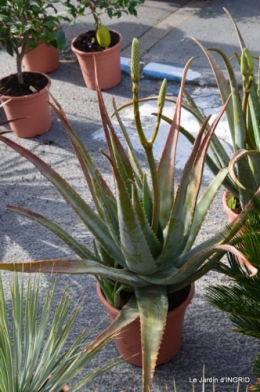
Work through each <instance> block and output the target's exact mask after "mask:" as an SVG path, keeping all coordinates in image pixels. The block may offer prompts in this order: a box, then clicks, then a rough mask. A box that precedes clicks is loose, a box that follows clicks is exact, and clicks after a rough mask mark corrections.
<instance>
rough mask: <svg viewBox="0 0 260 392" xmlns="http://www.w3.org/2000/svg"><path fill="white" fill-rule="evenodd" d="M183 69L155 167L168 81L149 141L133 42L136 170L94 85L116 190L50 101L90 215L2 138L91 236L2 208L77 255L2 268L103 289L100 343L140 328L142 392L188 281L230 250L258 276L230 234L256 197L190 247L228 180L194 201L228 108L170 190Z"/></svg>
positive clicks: (186, 296)
mask: <svg viewBox="0 0 260 392" xmlns="http://www.w3.org/2000/svg"><path fill="white" fill-rule="evenodd" d="M190 63H191V61H189V62H188V63H187V65H186V67H185V70H184V74H183V80H182V83H181V87H180V93H179V97H178V100H177V104H176V108H175V112H174V117H173V121H172V124H171V126H170V128H169V133H168V136H167V140H166V141H165V146H164V149H163V151H162V155H161V158H160V160H159V163H158V164H157V163H156V161H155V158H154V154H153V146H154V142H155V140H156V138H157V137H158V132H159V125H160V121H161V117H162V112H163V107H164V102H165V98H166V88H167V86H166V80H164V81H163V83H162V86H161V89H160V93H159V96H158V110H157V115H156V123H155V127H154V130H153V132H152V136H151V138H150V139H148V138H147V137H146V135H145V132H144V130H143V126H142V122H141V118H140V112H139V93H138V89H139V87H138V81H139V78H140V56H139V43H138V40H136V39H134V40H133V45H132V60H131V75H132V76H131V77H132V91H133V115H134V121H135V124H136V132H137V134H138V137H139V141H140V144H141V146H142V148H143V150H144V153H145V156H146V158H147V164H148V169H147V171H145V170H144V169H143V167H142V165H141V163H140V162H139V160H138V158H137V156H136V154H135V152H134V149H133V146H132V144H131V141H130V138H129V135H128V133H127V131H126V129H125V127H124V124H123V123H122V121H121V119H120V116H119V113H118V111H117V109H116V105H115V103H114V109H115V114H116V117H117V119H118V122H119V124H120V128H121V131H122V136H123V137H124V139H125V142H126V145H127V150H125V149H124V148H123V146H122V144H121V142H120V139H119V137H118V136H117V134H116V132H115V130H114V128H113V125H112V123H111V120H110V118H109V116H108V114H107V112H106V109H105V105H104V102H103V98H102V94H101V92H100V90H99V89H98V91H97V94H98V100H99V108H100V113H101V118H102V123H103V128H104V133H105V137H106V142H107V147H108V152H105V151H103V150H101V153H102V154H103V156H104V159H106V160H107V161H108V163H109V164H110V167H111V172H112V175H113V178H114V184H115V190H114V188H110V187H109V185H108V183H107V181H106V179H105V177H104V176H103V175H102V174H101V172H100V171H99V170H98V168H97V166H96V165H95V163H94V161H93V160H92V158H91V156H90V154H89V152H88V150H87V148H86V147H85V146H84V144H83V142H82V141H81V139H80V138H79V137H78V136H77V134H76V133H75V131H74V130H73V128H72V127H71V125H70V124H69V122H68V120H67V118H66V115H65V113H64V112H63V110H62V108H61V106H60V105H59V104H58V103H57V102H56V101H55V100H54V103H50V105H51V107H52V108H53V110H54V111H55V112H56V114H57V115H58V117H59V119H60V120H61V122H62V123H63V124H64V126H65V129H66V131H67V134H68V137H69V140H70V142H71V144H72V146H73V148H74V151H75V154H76V156H77V159H78V161H79V163H80V165H81V168H82V171H83V174H84V177H85V179H86V184H87V187H88V190H89V192H90V194H91V196H92V199H93V202H94V204H95V211H93V207H92V206H90V205H89V204H87V203H86V202H85V201H84V200H83V199H82V197H81V196H80V195H79V194H78V193H77V192H76V191H75V190H74V189H73V188H72V187H71V186H70V185H69V184H68V183H67V181H66V180H65V179H64V178H62V177H61V176H60V175H59V174H58V173H57V172H56V171H55V170H54V169H53V168H51V167H50V166H49V165H48V164H47V163H45V162H44V161H42V160H41V159H40V158H38V157H37V156H36V155H35V154H33V153H31V152H30V151H28V150H26V149H25V148H23V147H22V146H20V145H19V144H17V143H15V142H14V141H12V140H10V139H8V138H7V137H5V136H2V135H0V140H1V141H2V142H4V143H5V144H6V145H7V146H9V147H11V148H13V149H14V150H15V151H17V152H18V153H20V154H21V155H22V156H24V157H25V158H26V159H28V160H29V161H30V162H31V163H33V164H34V165H35V166H36V168H37V169H38V170H39V171H40V172H41V173H42V174H43V175H44V176H45V177H46V178H47V179H48V180H49V181H50V182H51V183H52V184H53V185H54V186H55V187H56V188H57V190H58V191H59V192H60V193H61V195H62V196H63V197H64V199H65V201H66V202H67V203H68V204H69V205H70V206H71V207H72V209H73V210H74V211H75V212H76V213H77V214H78V216H79V217H80V218H81V219H82V221H83V222H84V224H85V225H86V228H87V229H88V230H89V231H90V232H91V233H92V234H93V236H94V238H95V241H94V243H93V249H88V248H86V247H85V246H83V245H82V244H81V243H80V242H78V241H77V240H76V239H75V238H73V237H72V236H71V235H70V234H69V233H68V232H66V231H65V230H64V229H63V228H62V227H60V226H59V225H58V224H56V223H54V222H52V221H50V220H48V219H46V218H45V217H43V216H42V215H39V214H37V213H36V212H33V211H30V210H26V209H24V208H20V207H14V206H10V205H9V206H7V209H8V210H9V211H13V212H16V213H18V214H21V215H23V216H25V217H28V218H30V219H33V220H35V221H37V222H38V223H39V224H41V225H43V226H45V227H46V228H47V229H49V230H50V231H52V232H53V233H55V234H56V235H57V236H59V237H60V238H61V239H62V240H63V241H64V242H65V243H66V244H67V245H68V246H70V247H71V249H73V251H74V252H75V253H76V255H77V256H78V258H70V259H55V260H40V261H30V262H26V261H23V262H17V263H8V262H4V261H3V262H1V263H0V269H3V270H16V271H26V272H29V273H33V272H35V271H38V270H39V269H40V270H41V271H42V272H44V273H51V272H55V273H61V274H74V273H78V274H79V273H80V274H92V275H94V276H95V277H96V279H97V282H98V285H99V286H100V290H99V291H100V292H101V296H102V297H104V298H105V299H106V302H107V303H109V304H110V306H111V308H112V309H113V310H114V309H115V310H117V311H118V316H117V317H116V319H115V320H114V321H113V322H112V323H111V325H110V326H109V327H108V328H107V329H106V330H105V331H104V332H103V333H101V335H99V338H101V337H104V336H110V334H111V333H113V332H114V331H115V329H116V328H119V327H121V328H124V329H125V327H126V326H127V325H129V324H130V325H131V324H132V323H133V322H136V323H137V330H138V339H137V340H138V341H139V349H137V351H136V352H135V353H132V354H137V355H138V354H139V355H140V352H141V355H140V356H141V360H140V365H142V368H143V377H142V383H143V385H142V390H143V391H144V392H148V391H150V388H151V384H152V379H153V375H154V370H155V366H156V364H158V362H157V358H159V357H160V355H161V354H160V346H161V344H162V345H166V346H171V344H170V342H171V341H174V337H175V329H176V327H173V329H172V330H171V329H170V338H168V340H166V343H164V342H163V339H164V337H165V335H164V331H166V330H167V328H168V325H169V324H168V320H169V318H170V316H171V314H172V312H171V311H169V312H168V310H169V309H170V308H171V299H172V298H174V297H175V298H177V297H179V299H178V303H177V308H176V309H175V310H173V313H174V312H177V313H179V312H180V308H181V307H182V302H183V301H184V302H185V301H187V302H188V303H189V302H190V300H191V298H192V295H193V291H194V284H193V282H195V281H196V280H197V279H199V278H200V277H201V276H203V275H204V274H206V273H207V272H208V271H209V270H210V269H211V268H212V267H213V266H215V264H216V263H219V264H222V262H221V261H220V260H221V258H222V256H223V255H224V254H225V253H226V252H234V254H236V255H239V256H241V263H242V264H245V265H246V266H247V268H248V269H249V270H250V271H251V273H252V274H255V273H256V272H257V269H256V268H254V267H253V266H251V265H250V263H248V261H247V260H246V258H245V257H243V255H242V254H241V252H240V251H239V250H237V249H236V247H235V245H236V237H235V236H234V234H235V233H236V232H237V231H238V230H239V229H240V228H241V227H242V226H243V223H244V221H245V220H246V211H247V210H250V209H253V208H254V203H253V201H251V202H250V203H248V205H247V206H246V210H245V211H243V212H242V214H241V215H240V216H239V217H238V219H237V220H236V221H235V222H234V223H233V224H232V225H230V227H229V228H227V227H226V226H224V227H223V229H222V230H221V231H220V232H218V233H216V234H215V235H213V236H212V237H210V238H208V239H207V240H205V241H203V242H201V243H199V244H196V245H195V240H196V237H197V235H198V232H199V230H200V227H201V225H202V223H203V222H204V219H205V216H206V214H207V211H208V209H209V207H210V205H211V203H212V201H213V199H214V197H215V195H216V193H217V191H218V189H219V188H220V186H221V184H222V182H223V180H224V178H225V177H226V175H227V174H228V169H227V168H225V169H223V170H221V171H220V172H219V173H218V175H216V177H215V178H214V179H213V181H212V182H211V183H210V184H209V186H208V187H207V188H206V190H205V191H204V192H202V193H201V194H200V196H199V192H200V188H201V182H202V177H203V168H204V161H205V156H206V152H207V148H208V145H209V143H210V140H211V137H212V134H213V132H214V130H215V128H216V126H217V124H218V121H219V119H220V117H221V115H222V113H223V111H224V110H225V107H223V110H222V111H221V113H220V114H219V116H218V117H217V119H216V120H215V121H214V122H213V124H212V125H211V126H210V128H209V130H208V132H206V133H205V134H204V131H205V127H206V126H207V123H208V118H207V119H205V122H204V124H203V126H202V127H201V129H200V131H199V134H198V136H197V138H196V141H195V143H194V146H193V148H192V151H191V155H190V157H189V158H188V160H187V162H186V165H185V167H184V169H183V174H182V177H181V179H180V181H179V184H178V186H176V184H175V154H176V146H177V141H178V134H179V127H180V116H181V104H182V96H183V91H184V83H185V76H186V73H187V70H188V67H189V65H190ZM114 184H113V185H114ZM174 314H176V313H174ZM183 318H184V312H183V314H182V319H181V321H180V322H179V324H178V325H179V326H178V327H177V329H178V330H179V329H181V326H182V322H183ZM136 320H137V321H136ZM174 328H175V329H174ZM140 330H141V333H140ZM128 335H130V334H128ZM120 336H121V335H119V337H120ZM151 336H152V339H151ZM180 338H181V334H180V336H179V339H180ZM118 340H120V339H118ZM121 340H122V339H121ZM179 348H180V341H179V342H177V343H176V344H175V346H174V350H173V351H172V353H171V354H169V353H167V356H166V357H164V358H161V359H160V363H163V362H165V361H168V360H169V359H170V358H171V357H173V356H174V355H176V354H177V352H178V350H179ZM132 354H131V355H130V357H131V358H132ZM158 355H159V356H158ZM124 358H126V359H127V360H129V361H130V362H131V358H127V354H124Z"/></svg>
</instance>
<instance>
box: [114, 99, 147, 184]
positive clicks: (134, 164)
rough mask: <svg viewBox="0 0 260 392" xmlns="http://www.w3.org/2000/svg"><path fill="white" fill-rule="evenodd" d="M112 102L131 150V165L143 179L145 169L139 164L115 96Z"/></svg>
mask: <svg viewBox="0 0 260 392" xmlns="http://www.w3.org/2000/svg"><path fill="white" fill-rule="evenodd" d="M112 103H113V109H114V113H115V115H116V118H117V121H118V124H119V126H120V128H121V131H122V133H123V135H124V138H125V141H126V143H127V146H128V151H129V156H130V158H129V159H130V162H132V163H131V166H132V168H133V170H134V172H135V173H136V175H137V178H138V179H139V180H140V181H142V178H143V171H142V168H141V166H140V164H139V161H138V159H137V157H136V154H135V151H134V148H133V145H132V143H131V140H130V138H129V135H128V133H127V131H126V128H125V126H124V123H123V122H122V120H121V117H120V115H119V109H117V107H116V104H115V99H114V98H113V101H112Z"/></svg>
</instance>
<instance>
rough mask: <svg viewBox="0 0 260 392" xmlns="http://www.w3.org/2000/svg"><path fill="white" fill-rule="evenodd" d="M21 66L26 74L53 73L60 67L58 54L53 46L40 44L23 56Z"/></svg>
mask: <svg viewBox="0 0 260 392" xmlns="http://www.w3.org/2000/svg"><path fill="white" fill-rule="evenodd" d="M23 65H24V66H25V69H26V71H28V72H41V73H48V72H54V71H56V69H57V68H59V65H60V63H59V52H58V50H57V49H56V48H55V47H54V46H52V45H50V46H47V45H46V44H45V43H44V42H42V43H41V44H40V45H39V46H37V47H36V48H34V49H31V50H29V51H28V52H27V53H26V54H25V55H24V57H23Z"/></svg>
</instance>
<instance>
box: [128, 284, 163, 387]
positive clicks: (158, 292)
mask: <svg viewBox="0 0 260 392" xmlns="http://www.w3.org/2000/svg"><path fill="white" fill-rule="evenodd" d="M135 295H136V299H137V304H138V309H139V314H140V323H141V341H142V373H143V375H142V383H143V386H142V391H143V392H150V390H151V389H150V388H151V385H152V380H153V375H154V369H155V365H156V360H157V356H158V352H159V348H160V345H161V340H162V337H163V332H164V328H165V324H166V317H167V313H168V297H167V287H166V286H165V287H163V286H149V287H146V288H145V290H142V288H136V289H135Z"/></svg>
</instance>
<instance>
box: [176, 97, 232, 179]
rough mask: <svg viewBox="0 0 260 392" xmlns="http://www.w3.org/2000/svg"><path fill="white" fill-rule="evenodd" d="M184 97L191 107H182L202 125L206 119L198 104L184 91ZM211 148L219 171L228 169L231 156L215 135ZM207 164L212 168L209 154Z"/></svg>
mask: <svg viewBox="0 0 260 392" xmlns="http://www.w3.org/2000/svg"><path fill="white" fill-rule="evenodd" d="M184 96H185V98H186V99H187V101H188V103H189V105H187V106H188V108H189V109H188V108H187V106H184V104H183V105H182V106H183V107H185V109H186V110H188V111H189V112H190V113H191V114H193V115H194V117H195V118H196V119H197V120H198V122H199V124H200V125H202V124H203V121H204V119H205V117H204V115H203V114H202V113H201V112H200V110H199V108H198V107H197V105H196V103H195V102H194V101H193V99H192V98H191V96H190V95H189V94H188V92H187V91H184ZM229 98H230V95H229V97H228V98H227V99H229ZM208 128H209V126H207V128H206V129H207V130H208ZM185 136H186V135H185ZM209 148H210V150H211V152H212V154H213V156H214V162H215V163H216V165H217V167H218V168H219V170H220V169H222V168H223V167H226V166H227V165H228V162H229V156H228V154H227V152H226V150H225V148H224V147H223V145H222V143H221V142H220V140H219V138H218V137H217V136H216V135H215V134H213V135H212V138H211V142H210V145H209ZM206 162H207V164H208V166H209V167H210V164H209V163H210V162H211V161H210V157H209V155H208V154H207V159H206ZM211 170H212V169H211ZM212 172H213V173H214V174H216V173H217V172H216V171H214V170H212Z"/></svg>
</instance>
